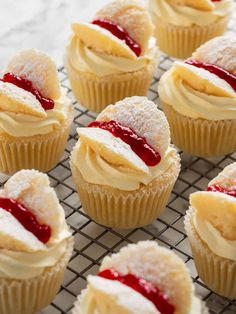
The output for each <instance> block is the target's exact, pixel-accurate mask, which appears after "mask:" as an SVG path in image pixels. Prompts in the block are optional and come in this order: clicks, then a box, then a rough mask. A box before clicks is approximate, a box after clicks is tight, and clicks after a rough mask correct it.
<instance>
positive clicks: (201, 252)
mask: <svg viewBox="0 0 236 314" xmlns="http://www.w3.org/2000/svg"><path fill="white" fill-rule="evenodd" d="M193 214H194V211H193V209H190V210H189V211H187V214H186V216H185V230H186V233H187V235H188V238H189V241H190V244H191V248H192V253H193V257H194V261H195V265H196V268H197V272H198V275H199V277H200V278H201V279H202V281H204V282H205V284H206V285H207V287H209V288H210V289H211V290H212V291H214V292H216V293H218V294H219V295H221V296H224V297H227V298H229V299H235V298H236V262H234V261H232V260H229V259H226V258H223V257H220V256H217V255H216V254H214V253H213V252H212V251H211V250H210V249H209V248H208V246H207V245H206V244H205V243H204V242H203V241H202V240H201V239H200V237H199V235H198V234H197V232H196V230H195V228H194V225H193Z"/></svg>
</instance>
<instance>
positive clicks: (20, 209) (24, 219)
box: [0, 198, 51, 243]
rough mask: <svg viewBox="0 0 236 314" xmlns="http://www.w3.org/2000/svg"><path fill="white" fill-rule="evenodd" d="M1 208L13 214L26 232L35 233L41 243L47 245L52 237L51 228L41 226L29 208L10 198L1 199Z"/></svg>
mask: <svg viewBox="0 0 236 314" xmlns="http://www.w3.org/2000/svg"><path fill="white" fill-rule="evenodd" d="M0 208H2V209H4V210H6V211H7V212H9V213H11V214H12V216H14V217H15V218H16V219H17V220H18V221H19V222H20V223H21V224H22V226H24V228H25V229H26V230H28V231H29V232H31V233H33V234H34V235H35V236H36V238H38V239H39V241H41V242H43V243H47V242H48V241H49V239H50V237H51V228H50V227H49V226H47V225H41V224H39V222H38V221H37V219H36V217H35V215H34V214H32V213H31V212H30V211H29V210H28V209H27V208H25V207H24V206H23V205H21V204H19V203H18V202H17V201H15V200H13V199H10V198H0Z"/></svg>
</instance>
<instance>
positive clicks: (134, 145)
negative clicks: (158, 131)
mask: <svg viewBox="0 0 236 314" xmlns="http://www.w3.org/2000/svg"><path fill="white" fill-rule="evenodd" d="M88 127H90V128H91V127H93V128H100V129H103V130H106V131H108V132H110V133H111V134H113V135H114V136H115V137H118V138H120V139H121V140H122V141H123V142H125V143H126V144H128V145H130V147H131V149H132V150H133V151H134V152H135V154H136V155H138V156H139V157H140V158H141V159H142V160H143V161H144V162H145V164H146V165H147V166H149V167H154V166H156V165H157V164H158V163H159V162H160V161H161V156H160V154H159V153H158V152H156V151H155V150H154V149H153V148H152V147H151V146H150V145H149V144H148V143H147V141H146V140H145V138H143V137H140V136H138V135H137V134H136V133H135V132H134V131H133V130H131V129H130V128H128V127H125V126H123V125H121V124H120V123H118V122H116V121H114V120H111V121H109V122H101V121H94V122H91V123H90V124H89V125H88Z"/></svg>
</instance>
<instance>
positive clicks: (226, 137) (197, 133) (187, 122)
mask: <svg viewBox="0 0 236 314" xmlns="http://www.w3.org/2000/svg"><path fill="white" fill-rule="evenodd" d="M163 109H164V112H165V114H166V116H167V119H168V122H169V125H170V129H171V136H172V140H173V143H174V144H175V145H176V146H177V147H179V148H180V149H182V150H183V151H184V152H187V153H189V154H191V155H195V156H199V157H216V156H223V155H227V154H230V153H232V152H234V151H235V150H236V137H235V133H236V120H219V121H210V120H206V119H193V118H190V117H187V116H184V115H182V114H180V113H178V112H177V111H175V110H174V109H173V108H172V106H170V105H167V104H166V103H163Z"/></svg>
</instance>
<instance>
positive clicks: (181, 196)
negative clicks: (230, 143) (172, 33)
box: [0, 14, 236, 314]
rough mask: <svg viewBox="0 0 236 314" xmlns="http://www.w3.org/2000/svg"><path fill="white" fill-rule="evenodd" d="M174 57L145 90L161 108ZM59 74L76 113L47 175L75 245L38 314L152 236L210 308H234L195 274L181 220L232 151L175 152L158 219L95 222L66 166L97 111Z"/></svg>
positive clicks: (66, 301) (67, 303) (69, 302)
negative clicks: (174, 176) (120, 225)
mask: <svg viewBox="0 0 236 314" xmlns="http://www.w3.org/2000/svg"><path fill="white" fill-rule="evenodd" d="M235 30H236V14H234V17H233V19H232V20H231V22H230V25H229V30H228V32H229V33H232V34H233V35H234V36H235ZM173 61H174V60H173V59H171V58H169V57H167V56H162V57H161V59H160V64H159V67H158V69H157V71H156V74H155V77H154V79H153V81H152V84H151V87H150V90H149V93H148V98H149V99H151V100H153V101H154V102H155V103H157V104H158V105H159V107H161V106H160V104H159V99H158V93H157V84H158V81H159V79H160V77H161V75H162V74H163V72H165V71H166V70H167V69H168V68H169V67H170V66H171V64H172V62H173ZM59 75H60V80H61V83H62V85H63V86H64V87H65V88H66V89H67V90H68V95H69V96H70V97H71V99H72V100H73V104H74V106H75V111H76V116H75V119H74V123H73V127H72V130H71V133H70V137H69V139H68V143H67V147H66V149H65V152H64V155H63V158H62V160H61V162H60V163H59V164H58V165H57V166H56V167H55V168H54V169H53V170H51V171H50V172H49V173H48V175H49V177H50V181H51V184H52V186H53V187H54V188H55V189H56V192H57V195H58V197H59V198H60V201H61V204H62V206H63V207H64V210H65V213H66V218H67V222H68V224H69V225H70V227H71V230H72V232H73V235H74V237H75V247H74V252H73V255H72V257H71V260H70V262H69V264H68V267H67V270H66V275H65V279H64V282H63V285H62V286H61V289H60V291H59V293H58V294H57V296H56V298H55V299H54V301H53V303H52V304H51V305H49V306H48V307H47V308H46V309H44V310H43V311H42V312H41V314H65V313H71V309H72V307H73V303H74V301H75V299H76V296H77V295H78V294H79V293H80V291H81V289H83V288H85V286H86V276H87V275H88V274H96V273H97V272H98V268H99V265H100V263H101V261H102V259H103V258H104V256H106V255H107V254H110V253H113V252H117V251H119V250H120V248H121V247H123V246H125V245H127V244H128V243H135V242H137V241H140V240H148V239H150V240H156V241H157V242H158V243H159V244H160V245H161V246H165V247H168V248H170V249H171V250H173V251H174V252H175V253H176V254H177V255H179V256H180V257H181V258H182V259H183V260H184V261H185V263H186V265H187V267H188V268H189V270H190V274H191V276H192V278H193V281H194V285H195V287H196V291H197V293H198V295H200V296H201V297H202V298H203V300H205V302H206V304H207V306H208V307H209V309H210V313H212V314H222V313H224V314H226V313H227V314H233V313H236V300H231V301H230V300H228V299H226V298H223V297H220V296H219V295H216V294H215V293H213V292H211V291H210V290H209V289H208V288H207V287H206V286H205V285H204V283H203V282H202V281H201V280H200V278H199V277H198V275H197V272H196V269H195V266H194V262H193V259H192V255H191V250H190V246H189V243H188V239H187V237H186V234H185V230H184V224H183V220H184V215H185V211H186V210H187V208H188V197H189V194H190V193H192V192H195V191H198V190H204V189H206V187H207V183H208V182H209V180H211V179H212V178H213V177H215V176H216V175H217V174H218V173H219V172H220V171H221V170H222V169H223V168H224V167H225V166H227V165H228V164H230V163H232V162H234V161H236V153H234V154H231V155H228V156H224V157H218V158H198V157H193V156H190V155H187V154H185V153H183V152H182V151H179V153H180V156H181V164H182V169H181V173H180V176H179V178H178V180H177V182H176V184H175V187H174V189H173V191H172V193H171V197H170V200H169V203H168V205H167V207H166V210H165V212H164V213H163V215H162V216H161V218H160V219H157V220H156V221H155V222H154V223H153V224H152V225H149V226H146V227H143V228H138V229H130V230H121V229H111V228H106V227H104V226H101V225H98V224H96V223H95V222H93V221H92V220H90V219H89V217H88V216H87V215H86V214H85V213H84V212H83V209H82V207H81V204H80V201H79V198H78V194H77V193H76V191H75V188H74V185H73V181H72V177H71V171H70V167H69V155H70V151H71V149H72V148H73V146H74V144H75V143H76V141H77V134H76V128H77V127H81V126H86V125H87V124H88V123H89V122H91V121H93V120H94V119H95V118H96V114H94V113H91V112H89V111H87V110H85V109H84V108H83V107H82V106H80V104H78V103H77V102H76V101H75V99H74V97H73V95H72V92H71V89H70V85H69V82H68V77H67V73H66V71H65V69H64V68H63V67H62V68H60V69H59ZM6 180H7V176H5V175H0V186H1V185H2V184H3V183H4V182H5V181H6ZM22 314H23V313H22ZM137 314H142V313H137Z"/></svg>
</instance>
